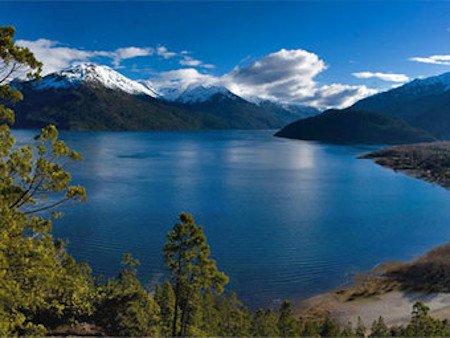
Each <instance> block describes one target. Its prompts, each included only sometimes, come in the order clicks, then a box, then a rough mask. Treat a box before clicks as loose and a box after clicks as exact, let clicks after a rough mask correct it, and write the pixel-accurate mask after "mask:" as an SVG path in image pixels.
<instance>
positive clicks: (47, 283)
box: [0, 27, 93, 335]
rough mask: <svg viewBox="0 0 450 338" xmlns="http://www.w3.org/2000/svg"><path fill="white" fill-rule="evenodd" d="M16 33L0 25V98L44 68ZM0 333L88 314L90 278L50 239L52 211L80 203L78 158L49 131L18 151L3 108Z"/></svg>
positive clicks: (34, 330) (38, 329) (9, 114)
mask: <svg viewBox="0 0 450 338" xmlns="http://www.w3.org/2000/svg"><path fill="white" fill-rule="evenodd" d="M14 33H15V30H14V29H13V28H12V27H0V99H1V101H2V102H14V101H17V100H20V99H22V96H21V94H20V93H19V92H18V91H16V90H13V89H12V88H11V87H10V86H9V85H8V84H7V83H8V81H9V80H10V79H11V78H13V77H14V76H17V75H18V74H22V75H26V76H28V77H29V78H33V77H34V78H37V77H39V74H40V69H41V66H42V65H41V63H40V62H38V61H37V60H36V59H35V58H34V56H33V54H32V53H31V52H30V50H29V49H27V48H23V47H18V46H16V45H15V43H14ZM0 122H1V123H2V124H1V125H0V214H1V215H2V217H1V218H0V267H1V268H0V318H1V320H0V322H1V324H0V334H1V335H9V334H42V333H43V332H45V328H46V327H52V326H55V325H57V324H58V323H60V322H73V321H75V320H76V319H78V318H83V317H87V316H89V315H90V314H91V313H92V311H93V308H92V298H93V293H92V279H91V278H90V270H89V268H87V267H86V266H85V265H79V264H77V263H76V262H75V261H74V260H73V259H72V258H71V257H70V256H69V255H68V254H67V252H66V251H65V248H64V246H63V245H62V243H55V242H54V241H53V238H52V236H51V234H50V231H51V227H52V221H51V215H46V214H45V212H46V211H51V210H52V209H54V208H55V207H56V206H58V205H60V204H62V203H63V202H66V201H68V200H79V201H84V200H85V199H86V193H85V191H84V189H83V188H82V187H80V186H71V185H70V182H71V176H70V174H69V173H68V172H67V171H66V170H65V165H66V164H67V163H68V162H71V161H76V160H79V159H81V157H80V156H79V155H78V154H77V153H76V152H75V151H73V150H71V149H69V148H68V147H67V146H66V145H65V144H64V143H63V142H62V141H59V140H58V132H57V130H56V128H55V127H54V126H48V127H45V128H43V129H42V130H41V133H40V134H39V135H38V136H37V137H36V140H35V143H34V144H32V145H25V146H22V147H17V146H16V144H15V138H14V137H13V135H12V134H11V131H10V129H9V126H8V124H12V123H13V122H14V113H13V111H12V110H10V109H8V108H6V107H5V106H4V105H0Z"/></svg>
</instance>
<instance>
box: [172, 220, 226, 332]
mask: <svg viewBox="0 0 450 338" xmlns="http://www.w3.org/2000/svg"><path fill="white" fill-rule="evenodd" d="M179 220H180V221H179V222H178V223H176V224H175V226H174V228H173V230H172V231H171V232H169V234H168V235H167V240H166V244H165V245H164V249H163V252H164V258H165V262H166V265H167V267H168V269H169V271H170V273H171V277H172V287H173V290H174V293H175V304H174V315H173V319H172V335H173V336H178V335H181V336H184V335H186V334H187V332H188V329H189V327H190V326H191V324H192V322H193V316H194V315H195V308H196V307H197V305H198V298H199V297H200V296H201V293H203V292H205V291H214V292H217V293H218V294H220V293H221V292H222V291H223V288H224V286H225V285H226V284H227V283H228V277H227V276H226V275H225V274H224V273H222V272H219V271H218V270H217V265H216V262H215V261H214V260H212V259H210V258H209V256H210V249H209V246H208V244H207V242H206V237H205V234H204V233H203V230H202V228H201V227H199V226H197V225H196V224H195V223H194V218H193V217H192V216H191V215H188V214H181V215H180V216H179Z"/></svg>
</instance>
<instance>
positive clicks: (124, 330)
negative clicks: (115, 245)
mask: <svg viewBox="0 0 450 338" xmlns="http://www.w3.org/2000/svg"><path fill="white" fill-rule="evenodd" d="M137 264H138V262H137V261H136V260H134V259H132V258H131V256H130V255H124V258H123V266H124V268H123V270H122V271H121V273H120V274H119V276H118V278H117V279H110V280H109V281H108V282H107V283H106V285H105V286H102V287H100V288H99V300H98V303H97V304H96V313H95V315H94V320H95V322H96V323H97V324H99V325H100V326H101V327H103V329H104V330H105V331H106V333H108V334H109V335H119V336H155V335H157V334H158V332H159V326H160V317H159V315H160V310H159V306H158V305H157V304H156V302H155V301H154V300H153V298H152V297H151V296H150V294H149V293H148V292H147V291H146V290H145V289H144V288H143V287H142V285H141V283H140V282H139V280H138V279H137V277H136V269H135V266H136V265H137Z"/></svg>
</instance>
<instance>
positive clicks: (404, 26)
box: [0, 1, 450, 102]
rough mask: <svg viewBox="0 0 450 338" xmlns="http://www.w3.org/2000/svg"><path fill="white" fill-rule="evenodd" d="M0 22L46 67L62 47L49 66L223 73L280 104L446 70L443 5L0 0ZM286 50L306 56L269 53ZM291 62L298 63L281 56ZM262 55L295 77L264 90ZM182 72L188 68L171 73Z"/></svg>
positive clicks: (163, 79)
mask: <svg viewBox="0 0 450 338" xmlns="http://www.w3.org/2000/svg"><path fill="white" fill-rule="evenodd" d="M0 22H1V24H2V25H5V24H12V25H14V26H15V27H16V29H17V39H19V40H22V41H24V44H25V45H28V46H30V47H32V49H33V48H34V49H35V50H36V51H37V54H39V53H40V54H39V55H41V56H42V58H43V59H44V60H43V61H44V63H46V62H48V64H49V65H51V64H52V62H56V61H55V60H54V58H59V60H61V57H60V55H62V54H61V53H63V52H64V53H66V54H64V57H66V59H65V62H59V63H58V62H56V64H54V65H53V66H52V67H50V66H49V67H48V70H54V68H58V67H62V66H65V65H66V64H67V63H70V62H73V61H87V60H92V61H96V62H100V63H105V64H107V65H110V66H113V67H115V68H117V70H118V71H120V72H121V73H123V74H124V75H126V76H129V77H131V78H133V79H138V78H139V79H141V78H151V79H153V82H154V83H155V85H156V86H157V85H162V83H163V84H164V85H168V84H169V83H172V82H173V81H174V78H175V77H176V76H184V77H185V78H183V80H182V81H185V82H186V81H188V82H189V81H192V78H195V80H194V81H200V82H201V81H213V82H214V81H216V79H218V78H220V81H221V83H227V84H229V85H230V86H231V87H233V86H234V87H233V88H235V89H236V91H238V92H239V91H241V92H242V94H244V93H243V91H250V93H249V95H261V96H264V95H266V96H276V95H281V94H280V93H281V92H282V91H288V90H291V91H292V93H291V94H288V95H286V97H283V99H286V100H295V98H296V97H297V96H299V95H300V96H301V95H304V96H305V95H306V96H308V95H314V96H315V98H314V99H311V100H310V101H311V102H312V101H313V100H316V101H317V100H323V96H324V95H329V94H330V92H331V93H333V90H335V91H336V90H340V89H345V88H344V87H339V88H338V87H333V88H330V87H323V86H330V85H333V84H340V85H343V86H344V85H345V86H354V87H355V88H356V86H361V88H364V90H363V91H365V92H364V93H362V92H360V93H359V94H361V95H365V94H367V93H369V92H370V90H372V89H375V90H380V89H387V88H390V87H391V86H392V85H396V84H397V85H398V84H399V83H402V82H403V81H405V80H406V79H407V78H409V79H410V78H415V77H421V76H430V75H435V74H439V73H443V72H446V71H448V70H450V56H449V55H450V3H447V2H428V1H426V2H425V1H424V2H420V1H416V2H403V1H397V2H394V3H392V2H380V1H376V2H357V1H347V2H340V1H333V2H323V1H316V2H193V3H192V2H142V1H136V2H94V3H92V2H89V3H87V2H30V3H27V2H15V3H14V2H0ZM39 39H45V40H39ZM36 41H40V43H37V42H36ZM130 47H133V48H134V49H129V48H130ZM161 47H162V48H161ZM58 48H64V49H63V50H61V49H58ZM121 48H122V52H117V50H118V49H121ZM124 48H128V49H127V50H125V49H124ZM282 49H286V50H287V51H300V50H301V51H304V52H305V53H309V54H305V53H303V54H302V53H294V52H293V53H291V54H289V53H284V54H273V53H277V52H279V51H280V50H282ZM80 51H81V52H80ZM83 51H84V52H85V53H83ZM114 51H115V54H114V53H113V52H114ZM94 52H95V53H94ZM52 53H53V54H52ZM58 53H59V54H58ZM68 53H69V54H70V53H72V54H70V55H67V54H68ZM89 53H90V54H89ZM108 53H109V54H108ZM120 53H122V54H120ZM271 54H272V55H273V57H272V59H269V60H267V59H266V58H267V57H268V56H269V55H271ZM120 55H121V56H120ZM136 55H141V56H136ZM436 55H437V56H438V57H433V56H436ZM310 56H315V57H317V59H314V57H310ZM70 57H74V59H71V58H70ZM414 57H416V58H420V59H414V60H415V61H414V60H412V58H414ZM293 58H296V60H298V62H297V63H285V62H284V61H286V59H293ZM447 58H448V59H447ZM300 59H301V60H300ZM258 61H262V62H263V64H264V67H265V68H264V67H262V68H263V71H265V73H266V75H268V74H275V73H276V72H277V71H278V72H280V69H281V68H280V67H281V66H283V65H284V67H285V68H284V69H283V70H285V69H287V67H292V73H289V74H288V75H287V78H281V77H277V76H286V74H284V73H287V72H284V71H283V74H281V72H280V74H278V73H276V76H275V77H274V79H275V81H278V83H277V85H274V84H272V85H273V86H272V87H270V86H269V85H268V86H266V85H264V86H263V85H262V84H261V78H262V77H261V75H260V74H259V75H258V76H256V75H255V72H257V71H258V69H259V68H258V67H255V63H257V62H258ZM266 61H267V62H266ZM279 61H281V63H279ZM264 62H265V63H264ZM319 63H320V64H319ZM322 63H323V64H322ZM280 65H281V66H280ZM236 67H237V68H236ZM272 67H275V68H272ZM277 67H278V68H277ZM308 67H310V68H308ZM304 68H305V69H306V68H308V70H307V71H306V73H305V74H303V73H302V70H303V69H304ZM180 69H184V70H186V69H191V73H189V74H188V75H186V74H187V73H188V72H187V71H184V73H176V76H175V74H174V73H173V72H174V71H178V70H180ZM236 69H238V72H237V73H236ZM299 69H300V73H301V74H300V75H295V74H294V72H297V73H296V74H299V73H298V70H299ZM233 70H234V71H233ZM169 71H172V73H170V72H169ZM167 72H169V73H167ZM194 72H197V73H198V74H197V73H194ZM233 72H234V73H233ZM362 72H364V73H362ZM355 73H362V74H359V75H357V76H355ZM180 74H183V75H180ZM386 74H388V75H386ZM389 74H397V75H399V76H397V77H395V76H394V77H393V76H389ZM202 75H208V77H202ZM400 75H401V76H400ZM224 76H225V80H224V78H223V77H224ZM301 76H303V78H301ZM167 79H169V80H167ZM270 80H271V79H270V77H267V76H265V77H264V81H270ZM283 81H284V82H283ZM295 81H297V82H295ZM308 81H309V82H308ZM186 83H187V82H186ZM186 83H184V82H183V85H185V84H186ZM283 83H288V84H289V85H288V86H283V85H280V84H283ZM178 85H179V83H178ZM254 85H255V86H254ZM258 86H259V87H258ZM302 86H303V87H302ZM257 87H258V88H259V89H254V88H257ZM268 87H270V88H268ZM308 88H309V89H310V91H308V90H307V89H308ZM311 88H312V89H311ZM349 88H350V87H348V88H347V89H349ZM319 89H321V90H322V89H323V90H322V92H317V93H316V91H317V90H319ZM325 89H326V90H325ZM311 90H312V91H311ZM355 90H356V89H355ZM355 90H354V91H353V92H355ZM358 90H359V89H358ZM367 90H369V92H368V91H367ZM349 94H350V95H351V93H349ZM356 95H357V94H356ZM281 96H283V95H281Z"/></svg>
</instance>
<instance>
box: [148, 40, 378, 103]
mask: <svg viewBox="0 0 450 338" xmlns="http://www.w3.org/2000/svg"><path fill="white" fill-rule="evenodd" d="M186 64H187V63H186ZM190 65H191V66H192V67H193V66H199V63H197V62H192V63H191V64H190ZM192 67H191V68H185V69H178V70H172V71H168V72H162V73H159V74H156V76H154V77H153V78H152V84H153V85H154V86H155V87H156V88H157V89H159V90H160V91H161V92H164V91H165V92H170V89H172V90H173V91H180V90H184V89H186V88H188V87H189V86H198V85H203V86H210V85H219V86H224V87H226V88H228V89H229V90H230V91H231V92H233V93H235V94H236V95H239V96H242V97H244V98H250V97H260V98H264V99H269V100H276V101H282V102H295V103H300V104H305V105H310V106H314V107H318V108H330V107H337V108H342V107H346V106H349V105H351V104H353V103H354V102H355V101H357V100H359V99H361V98H364V97H366V96H368V95H371V94H374V93H375V92H376V91H375V90H373V89H369V88H367V87H366V86H349V85H343V84H338V83H334V84H330V85H319V84H318V83H317V82H316V81H315V77H316V76H317V75H318V74H320V73H321V72H323V71H324V70H325V69H326V68H327V66H326V64H325V62H324V61H323V60H321V59H320V58H319V56H318V55H316V54H314V53H311V52H308V51H305V50H302V49H296V50H286V49H282V50H280V51H278V52H275V53H271V54H268V55H266V56H264V57H262V58H260V59H258V60H255V61H253V62H251V63H249V64H248V65H246V66H240V67H235V68H234V69H233V70H232V71H231V72H229V73H226V74H224V75H222V76H214V75H211V74H205V73H202V72H200V71H198V70H197V69H195V68H192Z"/></svg>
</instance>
